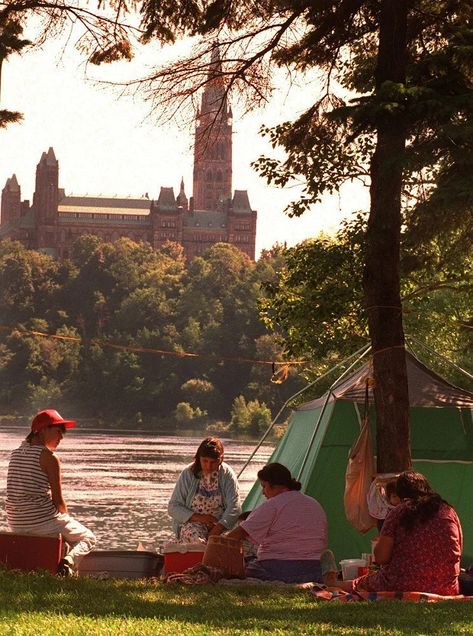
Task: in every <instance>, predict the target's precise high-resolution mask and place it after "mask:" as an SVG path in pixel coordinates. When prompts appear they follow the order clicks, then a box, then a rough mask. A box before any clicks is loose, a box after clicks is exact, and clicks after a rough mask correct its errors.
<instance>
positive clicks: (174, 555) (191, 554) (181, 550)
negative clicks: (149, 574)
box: [163, 543, 205, 574]
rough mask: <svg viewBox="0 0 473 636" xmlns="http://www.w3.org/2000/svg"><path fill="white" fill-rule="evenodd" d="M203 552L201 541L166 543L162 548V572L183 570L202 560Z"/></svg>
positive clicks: (168, 572)
mask: <svg viewBox="0 0 473 636" xmlns="http://www.w3.org/2000/svg"><path fill="white" fill-rule="evenodd" d="M204 552H205V545H204V544H203V543H168V544H167V545H165V546H164V548H163V556H164V573H165V574H170V573H171V572H177V573H179V572H184V570H187V568H191V567H192V566H193V565H197V564H198V563H201V562H202V559H203V557H204Z"/></svg>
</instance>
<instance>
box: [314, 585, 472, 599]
mask: <svg viewBox="0 0 473 636" xmlns="http://www.w3.org/2000/svg"><path fill="white" fill-rule="evenodd" d="M310 593H311V594H312V595H313V596H314V597H315V598H316V599H320V600H323V601H342V602H344V603H349V602H353V601H384V600H388V601H389V600H390V601H411V602H412V603H437V602H438V601H473V596H464V595H463V594H459V595H458V596H441V595H440V594H430V593H429V592H362V591H360V592H345V591H344V590H342V589H340V588H333V587H332V588H324V587H323V586H321V585H314V587H313V588H312V589H311V590H310Z"/></svg>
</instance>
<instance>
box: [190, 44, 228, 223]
mask: <svg viewBox="0 0 473 636" xmlns="http://www.w3.org/2000/svg"><path fill="white" fill-rule="evenodd" d="M226 91H227V89H226V86H225V76H224V75H223V69H222V60H221V58H220V51H219V47H218V45H215V47H214V48H213V49H212V53H211V58H210V64H209V72H208V76H207V83H206V85H205V88H204V92H203V94H202V101H201V106H200V109H199V111H198V117H197V121H196V130H195V145H194V179H193V198H194V209H195V210H209V211H210V210H218V209H220V208H221V207H222V205H224V204H225V201H228V200H230V199H231V196H232V112H231V109H230V107H229V104H228V100H227V94H226Z"/></svg>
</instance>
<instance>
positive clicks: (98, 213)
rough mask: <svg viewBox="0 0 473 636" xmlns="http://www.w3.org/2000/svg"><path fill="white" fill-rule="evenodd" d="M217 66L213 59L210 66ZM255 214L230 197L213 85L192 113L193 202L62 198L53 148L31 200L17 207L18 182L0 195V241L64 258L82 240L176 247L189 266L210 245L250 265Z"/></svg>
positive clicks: (240, 194) (223, 104) (226, 117)
mask: <svg viewBox="0 0 473 636" xmlns="http://www.w3.org/2000/svg"><path fill="white" fill-rule="evenodd" d="M213 61H214V62H215V63H216V64H220V62H219V60H218V59H215V60H213ZM256 216H257V214H256V211H254V210H252V209H251V205H250V202H249V199H248V193H247V191H246V190H235V191H234V192H232V111H231V107H230V105H229V104H228V102H227V100H226V98H225V96H224V95H223V88H222V87H221V86H220V85H219V83H218V82H217V81H215V82H210V83H208V84H207V86H206V88H205V90H204V92H203V95H202V101H201V105H200V108H199V110H198V112H197V118H196V127H195V144H194V173H193V196H191V197H190V198H189V199H188V198H187V196H186V193H185V188H184V182H183V181H182V180H181V184H180V189H179V193H178V195H177V196H175V194H174V190H173V188H170V187H162V188H161V191H160V193H159V196H158V198H157V200H155V201H153V200H150V199H148V198H147V197H146V196H145V197H142V198H139V199H131V198H127V199H120V198H115V197H102V196H100V197H89V196H84V197H81V196H67V195H66V194H65V190H64V189H63V188H60V187H59V162H58V160H57V158H56V156H55V153H54V150H53V148H49V150H48V151H47V152H43V155H42V157H41V159H40V161H39V163H38V165H37V168H36V185H35V192H34V195H33V201H32V203H31V204H30V201H22V199H21V188H20V185H19V183H18V180H17V178H16V176H15V175H13V176H12V177H10V178H9V179H7V182H6V184H5V187H4V188H3V190H2V202H1V219H0V221H1V222H0V240H3V239H12V240H18V241H20V242H21V243H22V244H23V245H24V246H25V247H26V248H28V249H35V250H40V251H43V252H46V253H48V254H51V255H53V256H55V257H57V258H59V259H64V258H67V257H68V256H69V255H70V254H71V248H72V245H73V243H74V241H76V240H77V239H78V238H79V237H80V236H82V235H84V234H94V235H96V236H99V237H100V238H102V239H103V240H104V241H107V242H113V241H116V240H117V239H119V238H120V237H128V238H130V239H132V240H134V241H147V242H148V243H150V244H151V245H152V246H153V247H154V248H155V249H159V248H160V247H161V246H162V245H164V244H165V243H166V242H167V241H173V242H176V243H179V244H181V245H182V246H183V248H184V253H185V255H186V257H187V258H188V259H192V258H193V257H195V256H198V255H199V254H201V253H202V252H204V251H205V250H207V249H208V248H209V247H211V246H212V245H213V244H214V243H218V242H226V243H231V244H232V245H235V246H237V247H238V248H239V249H240V250H241V251H242V252H244V253H245V254H247V255H248V256H249V257H250V258H251V259H253V260H254V258H255V238H256Z"/></svg>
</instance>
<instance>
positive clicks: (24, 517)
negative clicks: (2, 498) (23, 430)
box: [6, 441, 58, 531]
mask: <svg viewBox="0 0 473 636" xmlns="http://www.w3.org/2000/svg"><path fill="white" fill-rule="evenodd" d="M43 450H45V447H44V446H39V445H32V444H29V443H28V442H26V441H25V442H23V443H22V445H21V446H20V447H19V448H17V449H15V450H14V451H12V453H11V456H10V463H9V464H8V474H7V501H6V512H7V519H8V525H9V526H10V528H11V529H12V530H13V531H21V530H22V528H23V529H25V528H31V526H35V525H40V524H42V523H45V522H47V521H50V520H51V519H54V518H55V517H57V515H58V511H57V509H56V506H55V505H54V503H53V501H52V499H51V487H50V485H49V480H48V476H47V475H46V473H45V472H44V471H43V470H42V469H41V466H40V463H39V460H40V456H41V453H42V452H43Z"/></svg>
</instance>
